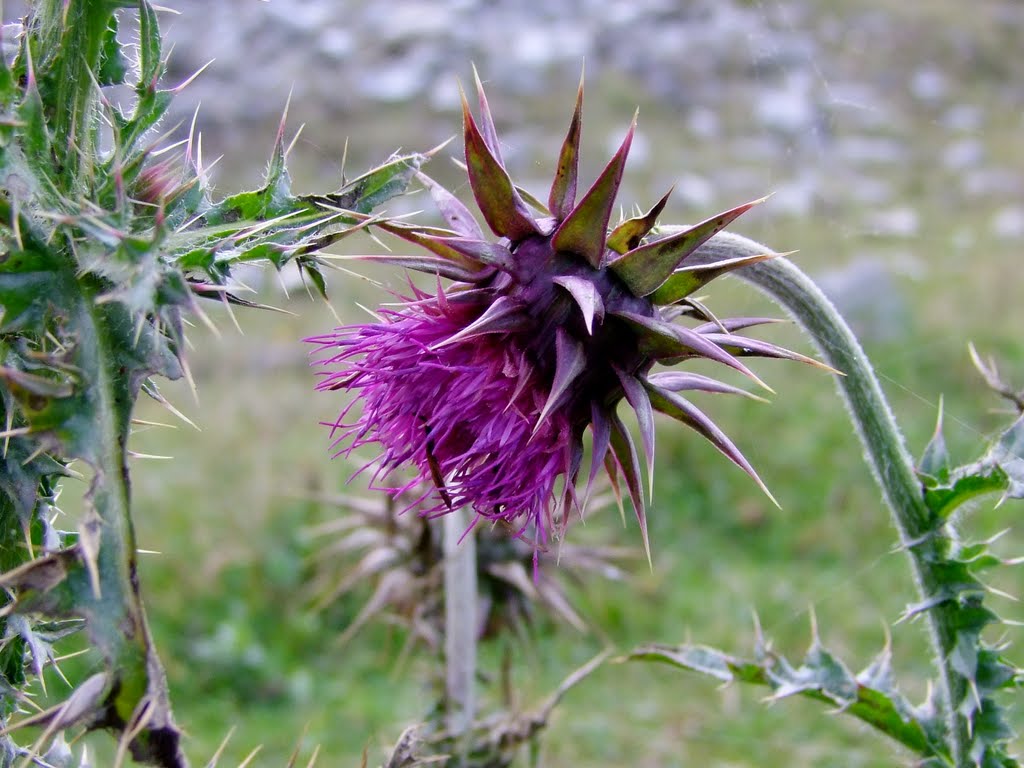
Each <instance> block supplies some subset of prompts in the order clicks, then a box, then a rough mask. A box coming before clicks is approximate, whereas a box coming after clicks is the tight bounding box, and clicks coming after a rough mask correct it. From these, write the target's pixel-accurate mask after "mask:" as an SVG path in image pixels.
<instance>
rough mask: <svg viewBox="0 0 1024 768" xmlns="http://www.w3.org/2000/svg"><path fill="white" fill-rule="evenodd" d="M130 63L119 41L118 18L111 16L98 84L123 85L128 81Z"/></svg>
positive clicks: (101, 51)
mask: <svg viewBox="0 0 1024 768" xmlns="http://www.w3.org/2000/svg"><path fill="white" fill-rule="evenodd" d="M128 68H129V67H128V62H127V61H126V60H125V57H124V53H123V52H122V51H121V43H120V42H118V39H117V16H111V17H110V22H109V23H108V25H107V32H106V35H104V38H103V48H102V49H101V50H100V63H99V71H98V72H97V78H96V79H97V82H98V83H99V84H100V85H101V86H108V85H122V84H123V83H125V82H126V81H127V79H128Z"/></svg>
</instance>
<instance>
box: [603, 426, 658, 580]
mask: <svg viewBox="0 0 1024 768" xmlns="http://www.w3.org/2000/svg"><path fill="white" fill-rule="evenodd" d="M607 418H608V423H609V425H610V426H611V439H610V445H611V449H612V451H611V452H612V455H613V456H614V457H615V463H616V465H617V466H618V468H619V471H620V472H622V476H623V477H625V478H626V487H627V488H628V489H629V497H630V498H631V499H632V500H633V511H634V512H635V513H636V520H637V523H639V524H640V536H641V538H642V539H643V542H644V554H646V555H647V564H648V566H651V567H653V566H652V564H651V542H650V538H649V537H648V535H647V511H646V507H645V506H644V492H643V486H642V485H641V482H640V461H639V459H638V457H637V453H636V446H635V445H634V444H633V438H632V437H630V435H629V430H628V429H626V427H625V425H624V424H623V423H622V420H621V419H619V417H618V415H617V414H615V413H610V414H607Z"/></svg>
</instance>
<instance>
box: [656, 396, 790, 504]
mask: <svg viewBox="0 0 1024 768" xmlns="http://www.w3.org/2000/svg"><path fill="white" fill-rule="evenodd" d="M647 391H648V393H649V394H650V397H651V405H652V406H653V407H654V409H655V410H657V411H661V412H662V413H664V414H666V415H667V416H671V417H672V418H673V419H675V420H676V421H679V422H681V423H683V424H685V425H686V426H688V427H690V428H691V429H693V430H694V431H695V432H697V433H698V434H701V435H703V436H704V437H705V438H706V439H707V440H708V441H709V442H710V443H711V444H712V445H713V446H715V448H717V449H718V450H719V451H720V452H721V453H722V454H723V455H724V456H725V457H726V458H728V459H729V460H730V461H731V462H733V463H734V464H736V466H738V467H739V468H740V469H742V470H743V471H744V472H746V473H747V474H748V475H750V477H751V478H752V479H753V480H754V482H755V483H757V485H758V486H759V487H760V488H761V490H762V491H763V492H764V494H765V495H766V496H767V497H768V498H769V499H771V501H772V503H773V504H774V505H775V506H779V503H778V502H777V501H776V500H775V497H774V496H772V494H771V492H770V491H769V490H768V487H767V486H766V485H765V484H764V483H763V482H762V481H761V478H760V477H759V476H758V474H757V472H755V471H754V468H753V467H752V466H751V465H750V462H749V461H747V459H746V458H745V457H744V456H743V454H742V453H740V450H739V448H737V447H736V446H735V444H734V443H733V442H732V440H730V439H729V438H728V436H727V435H726V434H725V433H724V432H722V430H721V429H719V428H718V426H717V425H716V424H715V423H714V422H713V421H711V419H709V418H708V417H707V416H706V415H705V414H704V413H703V412H702V411H701V410H700V409H699V408H697V407H696V406H695V405H693V403H691V402H690V401H688V400H686V399H685V398H683V397H680V396H679V395H677V394H676V393H674V392H667V391H665V390H661V389H658V388H657V387H655V386H652V385H650V384H648V386H647Z"/></svg>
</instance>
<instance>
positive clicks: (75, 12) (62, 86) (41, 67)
mask: <svg viewBox="0 0 1024 768" xmlns="http://www.w3.org/2000/svg"><path fill="white" fill-rule="evenodd" d="M117 5H118V3H116V2H112V0H70V2H68V0H40V1H39V2H38V3H37V5H36V7H35V8H34V10H33V16H32V20H31V23H32V24H37V25H38V26H39V32H40V35H39V46H38V48H33V50H32V54H33V57H34V58H36V59H37V61H36V62H35V67H34V68H35V69H37V70H38V71H40V72H46V71H51V72H57V73H58V76H57V77H54V78H53V80H52V82H51V83H48V84H47V87H52V88H54V89H55V92H54V94H53V96H52V97H48V98H47V99H46V101H47V103H49V104H52V105H53V110H54V111H53V114H52V115H48V116H47V117H48V120H47V122H48V123H49V126H50V129H51V131H52V135H53V137H54V139H56V142H55V144H54V151H55V153H56V154H57V156H58V161H57V167H58V169H59V170H60V173H61V176H62V179H63V185H62V186H63V187H64V189H65V191H66V192H68V193H72V192H78V191H80V189H84V186H83V185H84V182H85V181H86V179H87V178H88V177H89V175H90V173H91V169H90V168H89V167H88V164H89V163H92V162H93V161H94V159H95V157H96V138H97V128H96V120H95V119H94V117H95V116H94V114H93V112H94V110H96V109H97V108H98V107H97V100H98V97H99V89H98V88H96V86H95V80H94V78H95V73H96V72H98V71H99V63H100V57H101V55H102V50H103V41H104V36H105V33H106V30H107V26H108V24H110V23H111V19H112V14H113V11H114V8H115V7H116V6H117ZM57 58H59V59H60V63H59V65H57V66H55V65H54V63H53V62H52V61H51V59H57ZM76 187H77V188H76Z"/></svg>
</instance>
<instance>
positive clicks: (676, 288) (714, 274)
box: [650, 253, 788, 304]
mask: <svg viewBox="0 0 1024 768" xmlns="http://www.w3.org/2000/svg"><path fill="white" fill-rule="evenodd" d="M780 255H781V256H786V255H788V254H775V253H762V254H758V255H755V256H742V257H740V258H736V259H726V260H724V261H716V262H714V263H712V264H701V265H699V266H693V267H682V268H681V269H677V270H676V271H675V272H673V273H672V274H671V275H669V277H668V279H667V280H666V281H665V282H664V283H662V284H661V286H660V287H659V288H658V289H657V290H656V291H654V292H653V293H652V294H651V296H650V298H651V301H652V302H654V303H655V304H675V303H676V302H677V301H679V300H680V299H683V298H686V297H687V296H689V295H690V294H691V293H694V292H696V291H699V290H700V289H701V288H703V287H704V286H705V285H707V284H708V283H710V282H711V281H712V280H714V279H716V278H718V277H721V276H722V275H724V274H727V273H728V272H732V271H733V270H735V269H741V268H742V267H747V266H750V265H751V264H757V263H759V262H762V261H767V260H768V259H773V258H775V257H776V256H780Z"/></svg>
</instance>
